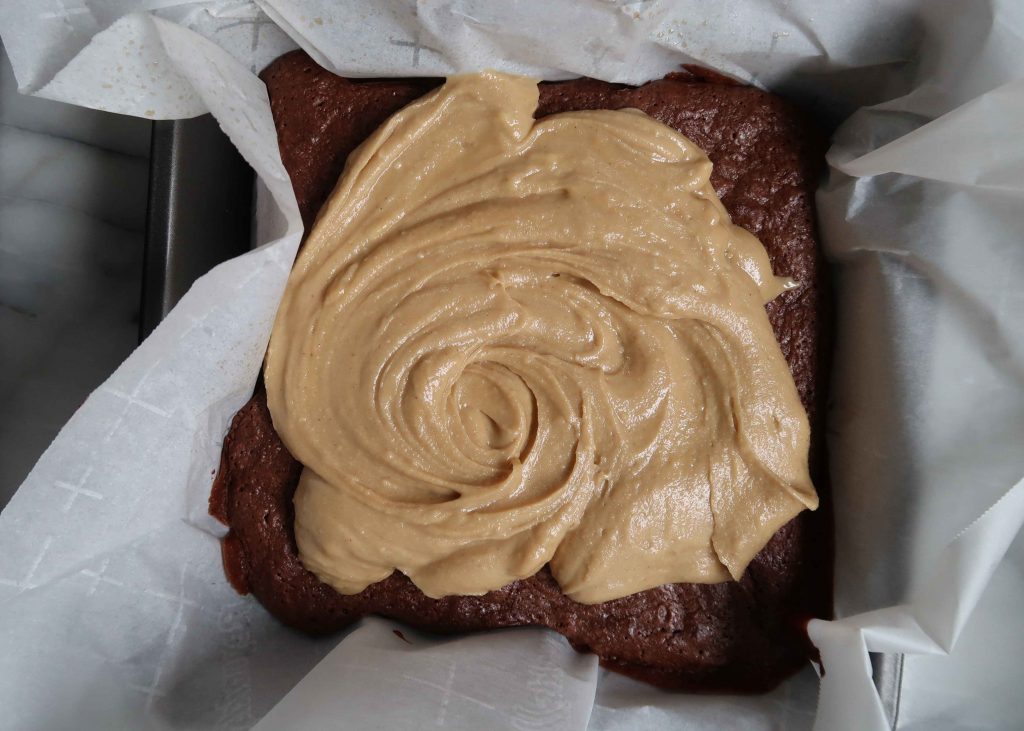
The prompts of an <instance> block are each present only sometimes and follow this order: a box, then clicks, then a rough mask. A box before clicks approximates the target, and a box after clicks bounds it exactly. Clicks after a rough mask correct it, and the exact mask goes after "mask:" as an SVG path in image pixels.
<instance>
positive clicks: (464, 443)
mask: <svg viewBox="0 0 1024 731" xmlns="http://www.w3.org/2000/svg"><path fill="white" fill-rule="evenodd" d="M537 97H538V90H537V86H536V83H535V82H534V81H532V80H529V79H524V78H518V77H513V76H507V75H502V74H498V73H490V72H488V73H482V74H476V75H469V76H459V77H455V78H452V79H449V80H448V82H447V83H446V84H445V85H444V87H443V88H441V89H439V90H437V91H435V92H434V93H432V94H429V95H428V96H426V97H424V98H423V99H421V100H420V101H417V102H416V103H414V104H411V105H410V106H408V107H406V108H405V109H403V110H402V111H401V112H399V113H398V114H396V115H395V116H393V117H392V118H391V119H390V120H389V121H388V122H386V123H385V124H384V125H383V127H381V128H380V130H378V131H377V132H376V133H375V134H374V135H373V136H372V137H370V138H369V139H368V140H367V141H366V142H365V143H364V144H363V145H362V146H361V147H360V148H359V149H358V150H356V151H355V152H354V153H353V154H352V155H351V156H350V158H349V160H348V164H347V166H346V168H345V172H344V174H343V175H342V177H341V179H340V181H339V182H338V185H337V187H336V188H335V190H334V192H333V194H332V195H331V198H330V200H329V201H328V202H327V204H326V205H325V207H324V209H323V211H322V212H321V214H320V217H319V219H318V220H317V223H316V225H315V227H314V228H313V230H312V231H311V232H310V234H309V237H308V240H307V241H306V244H305V246H304V248H303V249H302V251H301V253H300V255H299V257H298V259H297V261H296V263H295V267H294V270H293V271H292V274H291V277H290V279H289V281H288V286H287V289H286V292H285V294H284V299H283V301H282V303H281V307H280V311H279V312H278V316H277V321H276V323H275V325H274V330H273V335H272V338H271V343H270V348H269V351H268V353H267V361H266V374H265V375H266V384H267V394H268V400H269V406H270V411H271V414H272V416H273V420H274V426H275V428H276V429H277V431H278V432H279V434H280V435H281V438H282V439H283V440H284V443H285V444H286V445H287V447H288V449H289V450H290V451H291V452H292V453H293V454H294V455H295V457H296V458H297V459H298V460H299V461H301V462H302V464H303V465H304V467H305V469H304V470H303V473H302V477H301V480H300V482H299V486H298V490H297V492H296V495H295V535H296V539H297V542H298V547H299V552H300V556H301V558H302V561H303V563H304V564H305V566H307V567H308V568H309V569H310V570H312V571H313V572H314V573H316V574H317V576H319V577H320V578H321V579H322V580H323V581H325V582H327V583H329V584H331V585H332V586H334V587H335V588H336V589H338V590H339V591H340V592H342V593H354V592H358V591H360V590H362V589H363V588H364V587H366V586H367V585H368V584H371V583H373V582H376V581H379V580H381V579H383V578H385V577H386V576H388V575H389V574H390V573H391V572H392V571H394V570H395V569H399V570H401V571H402V572H404V573H405V574H406V575H408V576H409V577H410V578H411V579H412V581H413V582H415V583H416V585H417V586H418V587H419V588H420V589H421V590H422V591H423V592H424V593H425V594H427V595H429V596H433V597H438V596H444V595H449V594H481V593H484V592H487V591H489V590H492V589H496V588H498V587H501V586H503V585H505V584H507V583H509V582H511V581H513V580H515V579H519V578H523V577H526V576H530V575H532V574H534V573H536V572H537V571H538V570H539V569H540V568H541V567H543V566H544V565H545V564H547V563H550V566H551V570H552V572H553V574H554V576H555V578H556V579H557V581H558V583H559V584H560V586H561V587H562V590H563V591H564V592H565V593H566V594H568V595H569V596H570V597H572V598H573V599H575V600H577V601H580V602H585V603H595V602H601V601H606V600H608V599H613V598H616V597H620V596H624V595H627V594H631V593H633V592H637V591H641V590H643V589H647V588H650V587H653V586H658V585H661V584H665V583H671V582H717V581H723V580H726V579H728V578H729V577H730V576H733V577H739V576H740V575H741V574H742V572H743V571H744V569H745V568H746V566H747V563H748V562H749V561H750V560H751V558H752V557H753V556H754V555H755V554H756V553H757V552H758V551H759V550H760V549H761V548H762V547H763V546H764V544H765V543H766V542H767V541H768V539H769V538H770V537H771V536H772V534H773V533H774V532H775V531H776V530H777V529H778V528H779V527H780V526H781V525H782V524H784V523H785V522H786V521H788V520H789V519H790V518H791V517H793V516H794V515H795V514H796V513H798V512H799V511H800V510H802V509H803V508H805V507H810V508H814V507H816V505H817V497H816V495H815V493H814V489H813V487H812V485H811V482H810V478H809V476H808V471H807V449H808V425H807V419H806V415H805V414H804V411H803V409H802V407H801V405H800V401H799V399H798V397H797V393H796V388H795V386H794V384H793V380H792V377H791V375H790V373H789V370H788V368H787V366H786V362H785V360H784V359H783V357H782V354H781V352H780V350H779V346H778V344H777V343H776V341H775V338H774V336H773V333H772V330H771V327H770V325H769V322H768V318H767V316H766V314H765V311H764V303H765V302H766V301H768V300H769V299H771V298H772V297H774V296H776V295H777V294H778V293H779V292H780V291H781V290H782V288H783V286H784V285H783V284H782V283H781V282H780V281H779V280H777V279H776V278H775V277H774V276H773V275H772V272H771V269H770V265H769V263H768V258H767V255H766V253H765V251H764V249H763V247H762V246H761V245H760V243H759V242H758V241H757V240H756V239H755V238H754V237H753V236H751V235H750V234H748V233H747V232H746V231H744V230H743V229H741V228H739V227H737V226H734V225H732V223H731V222H730V219H729V216H728V215H727V213H726V212H725V209H724V208H723V207H722V205H721V203H720V202H719V200H718V198H717V197H716V196H715V193H714V191H713V190H712V188H711V185H710V184H709V182H708V180H709V176H710V173H711V163H710V162H709V161H708V159H707V157H706V156H705V155H704V153H703V152H702V151H701V150H700V149H698V148H697V147H696V146H695V145H694V144H693V143H692V142H690V141H689V140H688V139H686V138H685V137H683V136H682V135H680V134H678V133H676V132H675V131H674V130H672V129H670V128H668V127H666V126H665V125H663V124H661V123H659V122H656V121H654V120H652V119H651V118H649V117H647V116H646V115H644V114H642V113H640V112H638V111H635V110H624V111H585V112H573V113H567V114H559V115H555V116H551V117H547V118H545V119H543V120H540V121H535V120H534V118H533V113H534V110H535V109H536V105H537Z"/></svg>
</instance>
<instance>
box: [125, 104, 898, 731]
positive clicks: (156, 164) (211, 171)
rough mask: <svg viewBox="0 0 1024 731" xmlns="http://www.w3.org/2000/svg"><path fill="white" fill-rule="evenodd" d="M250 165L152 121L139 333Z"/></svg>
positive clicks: (244, 186) (235, 204) (885, 663)
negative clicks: (147, 212)
mask: <svg viewBox="0 0 1024 731" xmlns="http://www.w3.org/2000/svg"><path fill="white" fill-rule="evenodd" d="M253 204H254V198H253V172H252V169H251V168H249V166H248V165H247V164H246V163H245V161H244V160H243V159H242V157H241V155H239V154H238V152H237V150H235V148H234V146H233V145H232V144H231V142H230V140H228V138H227V137H226V136H225V135H224V133H223V132H221V130H220V128H219V127H218V126H217V124H216V122H215V121H214V120H213V119H212V117H209V116H204V117H197V118H196V119H189V120H178V121H174V122H155V123H154V126H153V146H152V153H151V157H150V191H149V214H148V220H147V237H146V258H145V269H144V273H143V277H144V281H143V297H142V319H141V323H140V339H141V338H143V337H145V336H146V335H148V334H149V333H150V332H151V331H152V329H153V328H154V327H156V326H157V324H159V322H160V321H161V320H162V319H163V318H164V316H165V315H166V314H167V313H168V312H169V311H170V309H171V308H172V307H174V305H175V304H176V303H177V301H178V300H179V299H180V298H181V296H182V295H183V294H185V292H187V291H188V288H189V287H191V286H192V283H193V282H194V281H195V280H196V279H198V278H199V277H200V276H202V275H203V274H205V273H206V272H207V271H209V270H210V269H212V268H213V267H214V266H216V265H217V264H219V263H221V262H222V261H226V260H227V259H230V258H231V257H233V256H237V255H239V254H242V253H244V252H245V251H248V250H249V248H250V243H251V232H252V230H253V226H252V212H253ZM871 669H872V674H873V677H874V681H875V686H876V687H877V688H878V694H879V697H880V698H881V700H882V707H883V708H884V709H885V712H886V714H887V715H888V717H889V721H890V723H891V725H892V728H893V729H895V728H897V724H898V721H899V702H900V686H901V683H902V677H903V655H883V654H872V655H871Z"/></svg>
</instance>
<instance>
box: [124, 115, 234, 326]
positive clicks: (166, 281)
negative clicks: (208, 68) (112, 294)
mask: <svg viewBox="0 0 1024 731" xmlns="http://www.w3.org/2000/svg"><path fill="white" fill-rule="evenodd" d="M252 210H253V172H252V168H250V167H249V166H248V165H247V164H246V162H245V160H243V159H242V156H241V155H240V154H239V153H238V151H237V150H236V149H235V147H234V145H232V144H231V142H230V141H229V140H228V138H227V136H226V135H225V134H224V133H223V132H222V131H221V129H220V127H219V126H218V125H217V122H216V121H215V120H214V119H213V117H211V116H210V115H204V116H202V117H196V118H195V119H184V120H176V121H168V122H154V123H153V142H152V147H151V150H150V168H149V209H148V213H147V218H146V252H145V258H144V261H143V273H142V314H141V317H140V320H139V340H140V341H141V340H142V339H144V338H145V337H146V336H147V335H149V333H150V332H152V330H153V328H154V327H156V326H157V324H159V322H160V321H161V320H162V319H163V318H164V317H165V316H166V315H167V313H168V312H170V310H171V308H172V307H174V305H175V304H177V302H178V300H179V299H181V297H182V295H184V294H185V292H187V291H188V288H189V287H191V286H192V283H193V282H195V280H196V279H198V278H199V277H201V276H202V275H203V274H205V273H206V272H208V271H209V270H210V269H212V268H213V267H214V266H216V265H217V264H219V263H221V262H223V261H226V260H227V259H230V258H232V257H234V256H238V255H239V254H242V253H244V252H246V251H248V249H249V243H250V238H251V231H252Z"/></svg>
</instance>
